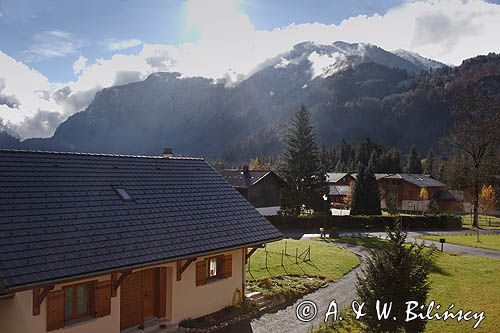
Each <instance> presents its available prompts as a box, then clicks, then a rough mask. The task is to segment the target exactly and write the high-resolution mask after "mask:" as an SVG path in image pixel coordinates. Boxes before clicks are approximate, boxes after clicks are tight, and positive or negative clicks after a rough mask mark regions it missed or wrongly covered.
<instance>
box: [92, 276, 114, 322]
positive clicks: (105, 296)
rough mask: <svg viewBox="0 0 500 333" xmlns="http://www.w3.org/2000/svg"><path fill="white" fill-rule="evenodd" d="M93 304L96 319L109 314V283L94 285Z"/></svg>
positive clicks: (103, 282)
mask: <svg viewBox="0 0 500 333" xmlns="http://www.w3.org/2000/svg"><path fill="white" fill-rule="evenodd" d="M94 302H95V303H94V311H95V317H96V318H99V317H104V316H109V315H110V314H111V281H102V282H98V283H97V284H96V285H95V288H94Z"/></svg>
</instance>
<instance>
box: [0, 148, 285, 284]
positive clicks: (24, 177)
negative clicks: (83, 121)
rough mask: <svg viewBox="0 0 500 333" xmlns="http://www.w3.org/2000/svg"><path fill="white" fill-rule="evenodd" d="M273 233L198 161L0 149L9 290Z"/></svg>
mask: <svg viewBox="0 0 500 333" xmlns="http://www.w3.org/2000/svg"><path fill="white" fill-rule="evenodd" d="M118 188H120V189H124V190H125V191H126V193H127V194H128V195H129V196H130V197H131V200H124V199H123V198H122V197H121V196H120V195H119V194H118V192H117V189H118ZM125 197H126V196H125ZM281 237H282V234H281V233H280V232H279V231H278V230H277V229H275V228H274V227H273V226H272V225H271V224H270V223H269V222H268V221H267V220H266V219H265V218H264V217H262V216H261V215H260V214H259V213H258V212H257V211H256V210H255V209H254V208H253V207H252V206H251V205H250V203H249V202H248V201H247V200H245V199H244V198H243V197H242V196H241V195H240V194H239V193H238V192H237V191H236V190H235V189H234V188H233V187H232V186H230V185H229V184H228V183H227V182H226V181H225V180H224V178H223V177H221V176H220V175H219V174H218V173H217V172H216V171H215V170H213V169H212V168H211V167H210V166H209V165H208V164H207V163H206V162H205V161H203V160H202V159H190V158H160V157H146V156H142V157H139V156H119V155H98V154H78V153H47V152H16V151H2V150H0V258H1V260H0V285H1V284H2V283H1V282H2V281H3V283H4V284H5V285H6V287H7V288H10V289H16V288H20V287H22V286H28V285H33V284H41V283H44V282H49V281H59V280H63V279H66V278H71V277H75V276H85V275H92V274H96V273H100V272H108V271H110V270H116V269H122V268H129V267H134V266H140V265H146V264H148V263H155V262H161V261H167V260H171V259H175V258H181V257H188V256H194V255H197V254H202V253H207V252H212V251H217V250H222V249H226V248H234V247H240V246H244V245H249V244H255V243H262V242H267V241H272V240H276V239H279V238H281Z"/></svg>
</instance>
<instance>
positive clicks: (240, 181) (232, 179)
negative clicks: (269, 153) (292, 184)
mask: <svg viewBox="0 0 500 333" xmlns="http://www.w3.org/2000/svg"><path fill="white" fill-rule="evenodd" d="M220 174H221V175H222V176H224V178H226V180H227V181H228V182H229V183H230V184H231V185H233V186H234V187H239V188H249V187H251V186H253V185H255V184H256V183H257V182H259V181H261V180H262V179H264V178H265V177H268V176H271V177H276V179H278V180H279V181H280V182H283V180H282V179H281V178H280V177H279V176H278V175H277V174H276V173H274V172H273V171H269V170H267V171H264V170H249V171H248V172H243V170H241V169H224V170H221V171H220Z"/></svg>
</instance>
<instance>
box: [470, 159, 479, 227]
mask: <svg viewBox="0 0 500 333" xmlns="http://www.w3.org/2000/svg"><path fill="white" fill-rule="evenodd" d="M478 172H479V170H477V169H476V172H475V173H476V174H475V175H474V199H473V200H474V201H473V204H474V219H473V222H472V226H473V227H476V228H479V179H478Z"/></svg>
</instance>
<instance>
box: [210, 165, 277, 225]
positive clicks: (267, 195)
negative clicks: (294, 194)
mask: <svg viewBox="0 0 500 333" xmlns="http://www.w3.org/2000/svg"><path fill="white" fill-rule="evenodd" d="M220 174H221V175H222V176H224V178H226V180H227V181H228V182H229V183H230V184H231V185H232V186H233V187H234V188H235V189H237V190H238V192H240V193H241V195H243V196H244V197H245V198H247V200H248V201H249V202H250V203H251V204H252V205H253V206H254V207H255V208H257V210H258V211H259V212H260V213H261V214H262V215H264V216H269V215H276V214H277V213H278V211H279V209H280V204H281V190H282V189H283V187H284V186H285V185H286V183H285V181H284V180H283V179H281V177H280V176H278V175H277V174H276V173H275V172H274V171H272V170H249V169H248V165H244V166H243V168H242V169H224V170H221V171H220Z"/></svg>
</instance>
